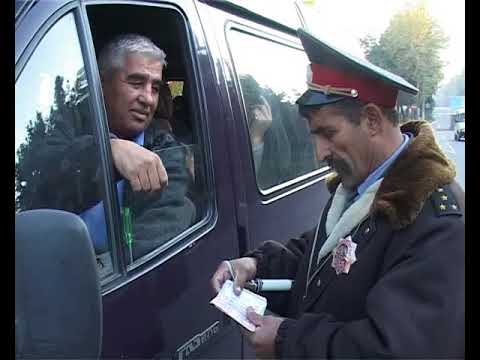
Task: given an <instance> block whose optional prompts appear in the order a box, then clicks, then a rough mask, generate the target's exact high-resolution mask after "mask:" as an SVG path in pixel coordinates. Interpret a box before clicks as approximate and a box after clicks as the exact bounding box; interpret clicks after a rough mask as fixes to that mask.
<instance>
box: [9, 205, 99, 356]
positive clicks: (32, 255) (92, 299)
mask: <svg viewBox="0 0 480 360" xmlns="http://www.w3.org/2000/svg"><path fill="white" fill-rule="evenodd" d="M101 337H102V299H101V294H100V282H99V277H98V274H97V268H96V260H95V254H94V250H93V247H92V243H91V241H90V236H89V233H88V230H87V227H86V225H85V224H84V223H83V221H82V220H81V219H80V217H78V216H77V215H75V214H72V213H68V212H65V211H61V210H49V209H41V210H29V211H24V212H21V213H18V214H17V215H16V216H15V348H16V350H15V352H16V358H49V359H54V358H88V359H91V358H98V357H99V356H100V352H101Z"/></svg>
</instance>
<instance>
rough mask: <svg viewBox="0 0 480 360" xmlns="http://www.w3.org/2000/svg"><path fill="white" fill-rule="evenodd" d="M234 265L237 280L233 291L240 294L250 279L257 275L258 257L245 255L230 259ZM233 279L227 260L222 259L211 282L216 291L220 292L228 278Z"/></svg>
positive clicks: (234, 282)
mask: <svg viewBox="0 0 480 360" xmlns="http://www.w3.org/2000/svg"><path fill="white" fill-rule="evenodd" d="M229 262H230V264H231V265H232V269H233V273H234V275H235V280H234V281H233V292H234V293H235V294H236V295H240V292H241V291H242V289H243V288H244V286H245V283H246V282H247V281H248V280H251V279H253V278H254V277H255V274H256V273H257V259H255V258H251V257H243V258H239V259H235V260H229ZM228 279H230V280H233V279H232V275H231V274H230V270H229V267H228V263H227V261H222V263H221V264H220V266H219V267H218V268H217V271H215V274H213V276H212V279H211V280H210V284H211V285H212V288H213V290H214V291H215V293H218V292H219V291H220V289H221V288H222V286H223V283H224V282H225V281H226V280H228Z"/></svg>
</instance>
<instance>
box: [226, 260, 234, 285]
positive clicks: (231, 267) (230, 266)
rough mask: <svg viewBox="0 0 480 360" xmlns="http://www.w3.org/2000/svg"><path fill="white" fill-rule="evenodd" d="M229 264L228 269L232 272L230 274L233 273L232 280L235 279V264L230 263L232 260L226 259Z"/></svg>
mask: <svg viewBox="0 0 480 360" xmlns="http://www.w3.org/2000/svg"><path fill="white" fill-rule="evenodd" d="M226 263H227V266H228V271H229V272H230V275H232V280H233V281H235V274H234V272H233V266H232V264H231V263H230V261H226Z"/></svg>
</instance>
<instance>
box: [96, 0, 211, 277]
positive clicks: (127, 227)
mask: <svg viewBox="0 0 480 360" xmlns="http://www.w3.org/2000/svg"><path fill="white" fill-rule="evenodd" d="M87 12H88V18H89V22H90V26H91V29H92V37H93V42H94V46H95V48H96V52H97V54H100V53H101V50H102V49H103V48H104V46H105V45H106V44H107V43H108V42H110V41H111V40H112V39H113V38H115V37H117V36H118V35H120V34H125V33H136V34H142V35H143V36H146V37H147V38H149V39H150V40H151V41H152V42H153V43H154V44H155V45H156V46H157V47H159V48H160V49H162V50H163V51H164V52H165V54H166V59H167V62H168V64H167V66H164V67H163V68H162V83H161V84H160V85H159V93H158V105H157V108H156V110H155V113H154V116H153V119H152V121H151V123H150V124H149V125H148V126H147V127H146V128H145V129H141V130H140V131H141V132H140V133H139V134H138V135H136V136H137V138H136V139H124V140H130V141H135V142H137V145H140V146H142V147H143V148H144V149H146V150H148V151H149V152H152V153H155V154H156V155H158V156H159V158H160V159H161V161H162V164H163V166H164V168H165V170H166V172H167V176H168V185H167V186H166V187H165V188H163V189H162V190H161V191H154V192H146V191H134V190H133V188H132V186H131V184H130V183H129V182H128V181H127V180H125V181H124V187H123V196H122V199H121V200H122V202H121V204H120V208H121V224H122V227H123V240H122V241H123V246H124V248H125V251H124V254H125V256H126V259H125V260H126V263H127V264H128V265H129V266H128V270H133V269H134V268H136V267H137V265H140V264H142V263H144V262H145V261H148V260H150V259H152V258H154V257H156V256H157V255H159V254H161V253H163V252H164V251H165V250H166V249H168V248H170V247H172V246H174V245H175V244H177V243H178V242H181V241H182V240H184V239H185V237H186V236H187V235H186V234H188V233H189V232H190V231H193V230H191V229H192V227H195V225H196V224H198V223H199V222H201V221H202V220H204V219H205V217H206V215H207V209H208V206H207V205H208V204H209V201H210V199H211V192H208V191H207V188H206V185H205V184H206V182H205V176H204V174H206V171H205V166H206V164H205V161H204V160H203V159H204V157H203V154H204V152H203V147H202V141H201V140H200V139H201V137H200V136H199V132H198V131H197V128H199V127H198V126H197V125H198V123H199V121H200V118H199V115H198V114H199V113H200V112H199V111H196V109H198V106H197V105H195V106H194V105H193V104H194V103H195V98H196V96H195V95H196V94H194V93H193V92H192V91H191V89H193V88H194V87H193V86H192V83H191V81H190V82H189V79H190V78H191V71H192V70H191V68H189V65H188V64H189V63H191V62H188V61H187V57H188V56H190V55H189V52H188V51H187V48H188V43H187V35H186V27H185V21H184V20H183V17H182V15H181V14H180V13H178V12H177V11H174V10H172V9H164V8H161V7H150V6H139V5H119V4H115V5H90V6H87ZM112 17H113V18H115V19H117V20H118V21H116V22H115V23H111V22H110V21H107V20H108V19H111V18H112ZM156 24H161V30H162V31H159V28H158V26H157V25H156ZM124 71H126V69H123V68H118V69H117V72H113V73H112V74H113V75H112V77H113V78H114V77H115V76H120V75H121V74H122V72H124ZM100 76H101V77H102V76H103V75H102V74H100ZM103 81H104V88H105V84H106V83H107V84H108V81H110V80H109V78H108V77H105V78H104V79H103ZM115 83H116V82H112V83H111V84H112V86H115ZM109 86H110V85H109ZM133 93H134V92H133ZM104 95H105V92H104ZM104 101H105V102H106V103H105V109H107V118H110V117H111V115H112V114H109V111H112V110H111V109H112V106H115V105H116V103H113V102H112V104H108V103H107V101H109V99H108V97H106V96H104ZM129 101H131V104H132V106H137V108H139V107H140V106H141V103H142V101H141V100H140V97H132V98H131V99H130V100H129ZM109 109H110V110H109ZM119 111H124V110H123V109H120V110H119ZM112 116H113V115H112ZM110 131H113V127H111V126H110ZM140 138H141V139H142V140H141V141H137V140H139V139H140ZM113 166H115V163H114V164H113Z"/></svg>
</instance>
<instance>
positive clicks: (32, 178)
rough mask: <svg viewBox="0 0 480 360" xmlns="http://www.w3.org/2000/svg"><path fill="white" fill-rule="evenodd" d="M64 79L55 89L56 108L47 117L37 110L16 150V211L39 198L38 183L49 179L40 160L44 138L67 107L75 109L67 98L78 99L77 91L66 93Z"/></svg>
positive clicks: (30, 204) (58, 80)
mask: <svg viewBox="0 0 480 360" xmlns="http://www.w3.org/2000/svg"><path fill="white" fill-rule="evenodd" d="M63 81H64V78H63V77H61V76H56V78H55V85H54V86H55V87H54V99H53V105H52V106H51V107H50V113H49V114H48V116H47V115H45V114H42V113H41V112H39V111H37V112H36V114H35V118H34V119H31V120H30V121H29V123H28V125H27V127H26V130H27V135H26V138H25V141H24V142H23V143H22V144H20V146H19V147H18V149H17V153H16V155H17V159H16V162H15V192H16V197H15V209H16V211H20V210H26V209H30V208H32V204H33V202H34V200H38V199H39V198H40V196H46V195H48V194H39V193H38V189H37V184H38V183H39V182H40V180H39V179H40V178H42V177H45V176H48V174H44V171H42V161H41V160H40V159H39V154H40V153H41V151H42V149H43V147H44V142H45V139H46V138H47V137H48V136H49V135H50V134H51V133H52V132H53V130H54V129H55V126H56V121H57V119H58V118H59V117H61V116H63V114H64V113H65V111H67V108H69V107H72V106H74V104H72V102H71V101H67V99H72V100H73V99H75V98H77V97H78V96H77V94H76V92H75V89H71V90H70V91H68V92H66V91H65V89H64V87H63Z"/></svg>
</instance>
